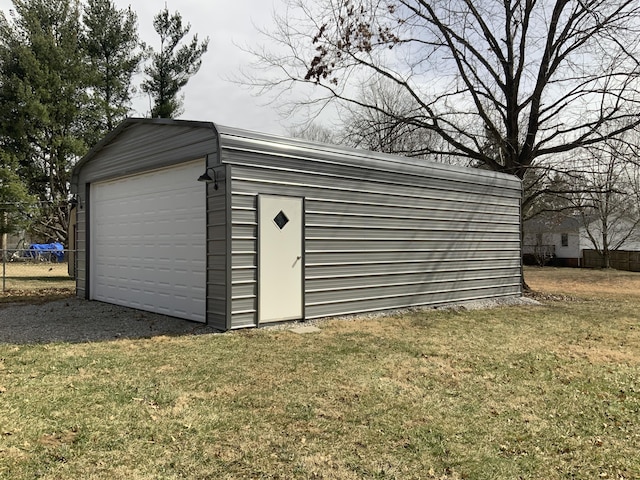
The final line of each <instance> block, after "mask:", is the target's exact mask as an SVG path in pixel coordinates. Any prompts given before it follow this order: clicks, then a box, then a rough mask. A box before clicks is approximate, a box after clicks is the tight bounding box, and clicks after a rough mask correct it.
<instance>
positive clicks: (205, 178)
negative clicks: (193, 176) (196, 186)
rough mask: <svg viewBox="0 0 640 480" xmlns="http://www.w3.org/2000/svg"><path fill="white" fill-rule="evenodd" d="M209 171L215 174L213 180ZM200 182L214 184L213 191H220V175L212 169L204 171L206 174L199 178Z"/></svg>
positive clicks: (208, 168)
mask: <svg viewBox="0 0 640 480" xmlns="http://www.w3.org/2000/svg"><path fill="white" fill-rule="evenodd" d="M209 170H211V171H212V172H213V178H211V176H210V175H209ZM198 181H199V182H206V183H213V189H214V190H217V189H218V174H217V173H216V171H215V170H214V169H213V168H211V167H207V169H206V170H205V171H204V173H203V174H202V175H200V176H199V177H198Z"/></svg>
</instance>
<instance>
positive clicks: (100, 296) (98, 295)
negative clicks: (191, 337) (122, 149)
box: [90, 161, 206, 322]
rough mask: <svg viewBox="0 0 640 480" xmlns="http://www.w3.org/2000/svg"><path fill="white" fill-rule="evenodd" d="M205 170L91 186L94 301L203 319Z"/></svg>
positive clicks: (190, 167)
mask: <svg viewBox="0 0 640 480" xmlns="http://www.w3.org/2000/svg"><path fill="white" fill-rule="evenodd" d="M204 168H205V165H204V161H198V162H190V163H188V164H182V165H179V166H176V167H171V168H168V169H163V170H157V171H154V172H149V173H145V174H142V175H136V176H131V177H126V178H121V179H117V180H114V181H109V182H102V183H96V184H93V185H91V186H90V189H91V190H90V191H91V203H90V208H91V262H92V263H91V271H92V274H91V283H90V290H91V298H92V299H95V300H101V301H105V302H110V303H116V304H119V305H124V306H128V307H132V308H139V309H143V310H149V311H152V312H156V313H161V314H166V315H171V316H176V317H180V318H185V319H189V320H195V321H200V322H204V321H205V268H206V264H205V262H206V260H205V258H206V247H205V245H206V234H205V232H206V225H205V218H206V217H205V189H204V187H203V185H202V184H201V183H198V182H197V181H196V179H197V178H198V175H200V173H202V171H203V170H204Z"/></svg>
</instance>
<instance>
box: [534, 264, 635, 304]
mask: <svg viewBox="0 0 640 480" xmlns="http://www.w3.org/2000/svg"><path fill="white" fill-rule="evenodd" d="M525 279H526V280H527V283H528V284H529V286H530V287H531V288H532V289H533V290H534V291H541V292H547V293H552V294H568V295H587V296H592V295H607V296H620V297H626V296H629V295H630V296H633V297H638V296H640V273H638V272H624V271H620V270H613V269H606V270H600V269H588V268H552V267H543V268H536V267H528V268H526V269H525Z"/></svg>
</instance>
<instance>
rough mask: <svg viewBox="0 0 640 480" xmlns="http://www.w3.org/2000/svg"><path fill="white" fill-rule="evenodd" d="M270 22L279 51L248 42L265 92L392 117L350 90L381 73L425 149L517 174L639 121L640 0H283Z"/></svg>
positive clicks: (386, 109) (387, 109)
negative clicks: (299, 93) (296, 93)
mask: <svg viewBox="0 0 640 480" xmlns="http://www.w3.org/2000/svg"><path fill="white" fill-rule="evenodd" d="M275 20H276V28H275V30H274V31H271V32H267V34H268V35H269V36H270V37H271V39H272V40H275V41H276V42H278V43H279V47H280V48H278V50H277V51H270V50H266V49H264V48H263V49H261V50H257V51H254V52H253V53H254V54H255V55H256V58H257V66H258V67H260V70H259V71H261V72H272V76H269V75H268V74H265V75H263V76H262V77H260V78H256V77H254V78H252V79H250V80H249V81H250V83H252V84H253V85H254V86H256V87H258V88H259V91H260V92H261V93H269V92H270V93H274V94H276V95H280V96H279V97H277V98H279V99H280V100H282V99H283V98H284V97H283V93H285V92H286V93H289V92H290V91H291V89H292V88H294V86H295V85H297V84H306V85H312V86H313V87H314V88H312V89H308V88H307V89H303V91H305V92H306V93H307V94H308V96H307V97H304V98H303V99H302V100H296V101H295V102H293V103H292V104H289V105H288V106H289V107H290V108H293V109H296V108H300V107H303V108H306V109H309V108H314V107H315V108H317V109H318V110H322V109H323V108H326V106H327V104H328V103H331V102H336V101H337V102H339V103H342V104H347V105H355V106H358V107H364V108H366V109H368V110H369V111H373V112H379V113H380V114H382V115H383V116H389V117H394V116H396V117H397V116H398V112H397V111H395V110H394V109H393V108H390V106H389V105H387V104H384V103H376V102H375V101H372V99H371V98H369V99H367V98H366V97H362V96H360V95H358V89H357V88H354V85H356V86H357V85H358V84H362V83H363V82H365V81H366V82H376V81H382V80H383V79H384V81H385V82H389V83H392V84H395V85H396V86H397V88H399V89H400V90H402V91H403V92H404V96H405V97H406V98H410V99H411V102H412V106H411V108H410V109H409V110H408V111H407V113H406V114H405V113H404V112H403V115H401V117H400V118H398V120H399V121H401V122H402V124H403V125H408V126H412V127H415V128H416V129H420V130H422V131H424V132H425V135H427V136H429V135H431V136H433V137H437V138H439V139H440V140H441V141H439V142H429V143H428V144H427V145H426V146H425V149H424V151H423V152H421V153H429V154H432V155H435V158H437V157H438V156H449V155H454V156H459V157H462V158H466V159H467V160H468V161H469V163H472V164H475V165H478V166H482V167H483V168H489V169H491V170H495V171H498V172H505V173H510V174H513V175H516V176H518V177H519V178H521V179H523V178H525V175H526V174H527V172H528V171H529V170H531V169H532V168H537V167H538V166H540V165H541V164H542V163H543V162H544V161H545V159H548V158H550V157H557V156H558V155H562V154H568V153H570V152H572V151H575V150H576V149H578V148H583V147H587V146H590V145H597V144H599V143H601V142H603V141H604V140H605V139H607V138H615V137H616V136H618V135H620V134H622V133H624V132H625V131H627V130H630V129H632V128H634V127H635V126H636V125H638V124H640V117H639V116H638V115H637V112H638V110H639V107H640V83H639V76H640V61H639V59H640V3H639V2H638V1H637V0H483V1H482V2H478V1H476V0H441V1H438V2H430V1H427V0H288V8H287V10H286V13H285V14H284V15H283V16H279V17H276V18H275ZM270 67H271V69H270ZM296 98H297V97H296ZM289 113H290V112H289ZM488 144H491V145H492V146H493V148H487V145H488ZM563 158H566V157H563ZM523 286H524V287H525V288H526V284H525V283H524V280H523Z"/></svg>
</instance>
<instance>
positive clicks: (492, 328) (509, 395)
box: [0, 269, 640, 480]
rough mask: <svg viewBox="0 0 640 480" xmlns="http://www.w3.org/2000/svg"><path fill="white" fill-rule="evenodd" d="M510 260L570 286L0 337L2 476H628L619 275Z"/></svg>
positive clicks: (627, 338) (627, 298) (639, 468)
mask: <svg viewBox="0 0 640 480" xmlns="http://www.w3.org/2000/svg"><path fill="white" fill-rule="evenodd" d="M527 279H528V281H529V283H530V284H531V285H532V286H533V287H534V288H536V289H539V290H540V291H541V292H542V293H543V294H545V295H549V297H550V298H551V297H553V295H551V294H555V295H558V296H560V294H562V295H571V296H572V298H573V300H570V301H558V300H544V301H543V303H542V305H539V306H533V305H526V306H519V307H508V308H507V307H505V308H496V309H491V310H474V311H465V310H425V311H422V312H414V313H411V314H406V315H401V316H400V315H399V316H394V317H381V318H375V319H365V318H360V319H353V320H348V321H347V320H333V321H330V322H326V323H324V324H322V325H321V331H320V332H318V333H314V334H308V335H297V334H295V333H292V332H290V331H286V330H281V331H278V330H266V329H265V330H245V331H241V332H233V333H227V334H223V335H201V336H194V337H189V336H181V337H154V338H151V339H139V340H127V339H120V340H117V341H109V342H94V343H86V344H74V345H68V344H47V345H11V344H4V345H3V344H0V478H11V479H16V480H22V479H32V478H43V479H50V480H54V479H61V478H91V479H96V480H98V479H109V480H112V479H127V480H132V479H133V480H137V479H147V478H162V479H180V478H199V479H209V478H211V479H213V478H215V479H218V478H219V479H237V478H247V479H250V478H251V479H261V478H264V479H283V480H284V479H300V480H307V479H338V480H340V479H354V480H355V479H362V478H366V479H369V478H371V479H397V480H407V479H416V480H422V479H440V480H445V479H446V480H453V479H473V480H476V479H477V480H495V479H498V480H500V479H505V480H507V479H508V480H511V479H531V480H533V479H536V480H538V479H545V480H562V479H569V478H573V479H592V478H593V479H602V478H607V479H611V478H614V479H616V480H630V479H637V478H640V463H639V462H638V461H637V455H638V450H640V423H639V422H638V414H639V412H640V385H639V384H638V378H640V320H639V317H638V313H637V312H638V309H639V308H640V297H639V296H638V294H637V292H634V291H633V289H634V287H633V285H635V283H634V282H636V281H637V276H636V275H628V274H626V273H624V272H599V271H581V270H570V269H567V270H559V269H543V270H538V269H532V270H527ZM596 285H600V286H601V288H602V289H603V291H604V292H606V293H598V290H597V286H596Z"/></svg>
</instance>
